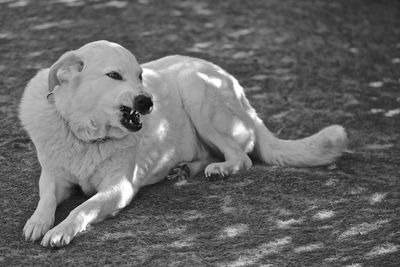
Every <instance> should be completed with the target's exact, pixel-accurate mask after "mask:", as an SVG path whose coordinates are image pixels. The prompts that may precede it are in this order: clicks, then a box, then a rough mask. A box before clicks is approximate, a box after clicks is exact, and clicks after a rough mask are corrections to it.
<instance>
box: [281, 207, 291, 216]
mask: <svg viewBox="0 0 400 267" xmlns="http://www.w3.org/2000/svg"><path fill="white" fill-rule="evenodd" d="M278 215H279V216H290V215H293V212H291V211H290V210H287V209H285V208H282V209H279V213H278Z"/></svg>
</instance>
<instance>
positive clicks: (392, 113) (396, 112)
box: [384, 108, 400, 117]
mask: <svg viewBox="0 0 400 267" xmlns="http://www.w3.org/2000/svg"><path fill="white" fill-rule="evenodd" d="M399 114H400V108H396V109H392V110H389V111H388V112H386V113H385V114H384V116H385V117H393V116H395V115H399Z"/></svg>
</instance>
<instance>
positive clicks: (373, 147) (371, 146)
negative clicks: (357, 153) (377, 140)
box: [365, 144, 394, 150]
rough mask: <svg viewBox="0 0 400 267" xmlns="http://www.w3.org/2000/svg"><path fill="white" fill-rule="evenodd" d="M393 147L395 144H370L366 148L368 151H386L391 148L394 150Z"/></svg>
mask: <svg viewBox="0 0 400 267" xmlns="http://www.w3.org/2000/svg"><path fill="white" fill-rule="evenodd" d="M392 147H394V145H393V144H383V145H380V144H369V145H366V146H365V148H366V149H368V150H384V149H389V148H392Z"/></svg>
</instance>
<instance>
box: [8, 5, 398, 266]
mask: <svg viewBox="0 0 400 267" xmlns="http://www.w3.org/2000/svg"><path fill="white" fill-rule="evenodd" d="M399 18H400V2H398V1H394V0H387V1H372V0H371V1H368V0H365V1H361V0H352V1H348V0H339V1H311V0H307V1H296V0H285V1H278V0H268V1H267V0H252V1H211V0H201V1H194V0H193V1H178V0H169V1H156V0H138V1H131V2H127V1H109V2H107V1H101V0H100V1H85V2H83V1H80V0H76V1H73V0H71V1H67V0H58V1H44V0H43V1H42V0H40V1H39V0H35V1H33V0H30V1H29V0H19V1H12V0H11V1H10V0H1V1H0V20H1V21H0V114H1V115H0V116H1V117H0V125H1V127H0V153H1V154H0V166H1V168H0V207H1V215H0V266H8V265H19V264H22V265H28V264H34V265H41V266H42V265H61V264H67V265H73V266H76V265H89V264H90V265H122V264H125V265H136V266H166V265H168V266H258V265H262V264H266V265H267V266H269V265H268V264H272V265H274V266H345V265H347V266H399V265H400V256H399V254H400V253H399V250H400V226H399V219H400V208H399V207H400V206H399V204H400V195H399V192H400V181H399V179H400V178H399V173H400V167H399V165H400V114H396V112H398V111H399V110H398V109H399V108H400V80H399V79H400V63H399V62H400V59H399V58H400V19H399ZM98 39H108V40H110V41H115V42H118V43H120V44H122V45H124V46H125V47H127V48H128V49H130V50H131V51H133V52H134V53H135V54H136V55H137V58H138V60H139V61H140V62H145V61H147V60H151V59H155V58H158V57H161V56H164V55H168V54H187V55H193V56H197V57H202V58H205V59H209V60H211V61H213V62H215V63H217V64H219V65H221V66H223V67H224V68H225V69H227V70H228V71H229V72H231V73H232V74H234V75H235V76H236V77H238V78H239V80H240V81H241V82H242V84H243V85H244V86H245V87H246V88H247V89H246V90H247V95H248V97H249V99H250V101H251V103H252V104H253V105H254V106H255V107H256V109H257V110H258V111H259V113H260V115H261V117H262V118H263V119H264V120H265V122H266V123H267V125H268V126H269V127H270V129H271V130H272V131H274V132H275V133H278V134H279V136H281V137H285V138H295V137H302V136H305V135H308V134H311V133H313V132H315V131H317V130H318V129H320V128H322V127H324V126H327V125H329V124H332V123H339V124H342V125H344V126H345V127H346V128H347V129H348V131H349V135H350V138H351V149H352V150H353V151H354V153H352V154H348V155H346V156H345V157H343V158H342V159H341V160H340V161H339V162H338V163H337V165H336V167H335V166H334V167H331V168H313V169H294V168H279V167H271V166H263V165H260V164H256V166H255V167H254V168H252V169H251V170H250V171H248V172H245V173H241V174H238V175H235V176H233V177H230V178H228V179H221V180H211V181H209V180H206V179H204V177H198V178H196V179H190V180H188V181H186V182H176V181H165V182H163V183H160V184H157V185H154V186H151V187H147V188H145V189H143V190H142V191H141V192H140V194H139V196H138V197H137V198H136V199H135V201H134V202H133V203H132V204H131V205H130V206H129V207H128V208H127V209H126V210H124V211H123V212H122V213H121V214H120V215H118V216H117V217H115V218H111V219H108V220H106V221H104V222H103V223H101V224H97V225H94V226H92V227H90V228H89V229H88V230H87V231H86V232H84V233H83V234H80V235H79V236H78V237H77V238H76V239H75V240H74V241H73V242H72V244H71V245H70V246H69V247H66V248H62V249H58V250H53V249H45V248H41V247H40V245H39V244H38V243H35V244H31V243H27V242H25V241H24V239H23V237H22V228H23V226H24V224H25V221H26V220H27V219H28V218H29V217H30V215H31V214H32V212H33V211H34V209H35V207H36V204H37V201H38V177H39V173H40V167H39V164H38V162H37V159H36V155H35V150H34V147H33V145H32V143H31V142H30V141H29V139H28V137H27V135H26V134H25V133H24V131H23V130H22V129H21V126H20V124H19V122H18V119H17V107H18V102H19V99H20V97H21V94H22V92H23V88H24V86H25V85H26V83H27V81H28V80H29V79H30V78H31V77H32V76H33V75H34V74H35V72H36V71H37V70H38V69H40V68H44V67H48V66H49V65H51V64H52V63H53V62H54V61H55V60H56V59H57V58H58V57H59V56H60V55H61V54H62V53H63V52H65V51H66V50H68V49H74V48H78V47H79V46H81V45H83V44H84V43H86V42H90V41H93V40H98ZM83 200H84V197H83V196H81V195H77V196H75V197H73V199H71V200H69V201H67V202H66V203H65V204H63V205H62V206H61V207H60V208H59V209H58V211H57V214H56V220H57V222H59V221H61V220H62V219H63V218H65V217H66V216H67V215H68V212H69V211H70V210H71V209H72V208H73V207H74V206H76V205H78V204H79V203H81V202H82V201H83Z"/></svg>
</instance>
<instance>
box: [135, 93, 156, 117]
mask: <svg viewBox="0 0 400 267" xmlns="http://www.w3.org/2000/svg"><path fill="white" fill-rule="evenodd" d="M133 108H134V109H135V110H136V111H138V112H139V113H141V114H143V115H145V114H148V113H150V112H151V109H152V108H153V100H152V99H151V96H150V95H148V94H140V95H138V96H136V97H135V99H134V100H133Z"/></svg>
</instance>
